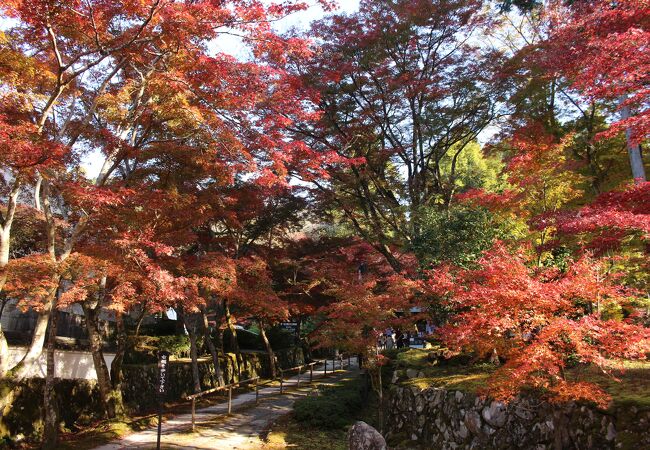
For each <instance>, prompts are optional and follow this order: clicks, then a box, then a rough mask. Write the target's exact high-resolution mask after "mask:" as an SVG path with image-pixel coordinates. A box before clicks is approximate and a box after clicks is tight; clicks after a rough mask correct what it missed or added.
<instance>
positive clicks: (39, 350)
mask: <svg viewBox="0 0 650 450" xmlns="http://www.w3.org/2000/svg"><path fill="white" fill-rule="evenodd" d="M54 278H55V280H54V284H55V286H56V287H55V288H53V289H52V291H50V293H49V294H48V296H47V300H46V301H45V304H44V305H43V309H42V310H41V311H40V312H39V313H38V318H37V319H36V326H35V327H34V334H33V335H32V342H31V344H30V346H29V349H28V350H27V353H26V354H25V356H23V358H22V359H21V360H20V362H19V363H18V364H17V365H16V366H15V367H14V368H12V369H11V371H10V372H9V375H10V376H11V377H12V378H14V379H15V380H16V381H20V380H22V379H24V378H25V377H26V376H27V374H28V373H29V371H30V369H31V368H32V366H33V365H34V363H36V361H38V359H39V358H40V357H41V355H42V354H43V346H44V345H45V335H46V332H47V325H48V323H49V321H50V314H51V313H52V309H53V307H54V302H55V297H56V292H57V290H58V286H59V283H60V281H61V277H60V276H59V275H56V276H55V277H54Z"/></svg>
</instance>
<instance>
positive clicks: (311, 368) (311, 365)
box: [309, 363, 314, 384]
mask: <svg viewBox="0 0 650 450" xmlns="http://www.w3.org/2000/svg"><path fill="white" fill-rule="evenodd" d="M313 382H314V363H311V364H310V365H309V383H310V384H311V383H313Z"/></svg>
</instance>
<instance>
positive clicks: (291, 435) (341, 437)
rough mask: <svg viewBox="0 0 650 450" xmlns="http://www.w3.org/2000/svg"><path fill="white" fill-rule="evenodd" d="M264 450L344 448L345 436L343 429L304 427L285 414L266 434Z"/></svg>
mask: <svg viewBox="0 0 650 450" xmlns="http://www.w3.org/2000/svg"><path fill="white" fill-rule="evenodd" d="M265 441H266V445H265V446H264V449H265V450H280V449H285V448H291V449H295V450H315V449H328V450H346V449H347V448H348V446H347V436H346V432H345V431H343V430H319V429H314V428H311V427H304V426H302V425H300V424H299V423H297V422H295V421H294V420H292V418H291V417H290V416H285V417H283V418H281V419H280V420H278V421H277V422H276V423H275V424H274V425H273V426H272V427H271V430H270V431H269V433H268V435H267V436H266V439H265Z"/></svg>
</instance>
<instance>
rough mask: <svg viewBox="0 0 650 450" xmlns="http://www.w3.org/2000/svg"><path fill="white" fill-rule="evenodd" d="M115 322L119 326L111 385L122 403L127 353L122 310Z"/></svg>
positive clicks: (117, 314)
mask: <svg viewBox="0 0 650 450" xmlns="http://www.w3.org/2000/svg"><path fill="white" fill-rule="evenodd" d="M115 324H116V326H117V350H116V351H115V358H113V362H111V385H112V386H113V392H115V394H116V395H120V403H123V402H122V399H121V396H122V362H123V361H124V353H126V342H127V335H126V330H125V328H124V316H123V315H122V313H121V312H116V313H115Z"/></svg>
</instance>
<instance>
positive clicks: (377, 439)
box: [348, 421, 388, 450]
mask: <svg viewBox="0 0 650 450" xmlns="http://www.w3.org/2000/svg"><path fill="white" fill-rule="evenodd" d="M348 449H349V450H388V446H387V445H386V441H385V440H384V437H383V436H382V435H381V434H379V431H377V430H375V429H374V428H373V427H371V426H370V425H368V424H367V423H365V422H361V421H359V422H357V423H355V424H354V425H352V427H351V428H350V431H349V432H348Z"/></svg>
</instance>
